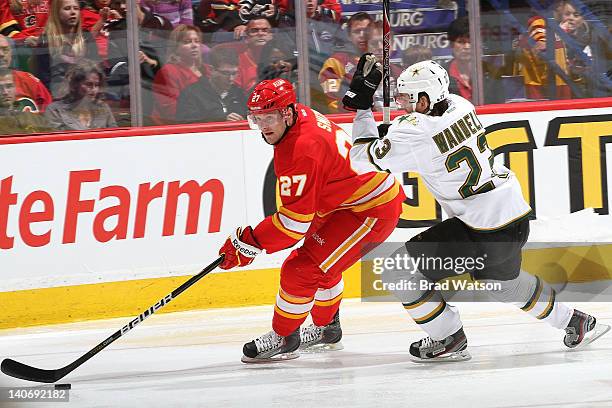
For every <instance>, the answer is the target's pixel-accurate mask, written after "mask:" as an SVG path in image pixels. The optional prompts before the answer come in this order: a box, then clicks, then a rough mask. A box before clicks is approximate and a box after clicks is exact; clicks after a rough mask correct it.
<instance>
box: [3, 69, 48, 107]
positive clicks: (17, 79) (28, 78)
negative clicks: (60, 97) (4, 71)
mask: <svg viewBox="0 0 612 408" xmlns="http://www.w3.org/2000/svg"><path fill="white" fill-rule="evenodd" d="M13 82H14V84H15V101H16V102H17V103H18V104H19V106H20V108H21V110H24V111H30V112H44V111H45V109H46V108H47V105H49V104H50V103H51V102H53V97H52V96H51V94H50V93H49V90H48V89H47V87H46V86H45V85H44V84H43V83H42V81H41V80H40V79H38V78H36V77H35V76H34V75H32V74H30V73H29V72H24V71H17V70H13Z"/></svg>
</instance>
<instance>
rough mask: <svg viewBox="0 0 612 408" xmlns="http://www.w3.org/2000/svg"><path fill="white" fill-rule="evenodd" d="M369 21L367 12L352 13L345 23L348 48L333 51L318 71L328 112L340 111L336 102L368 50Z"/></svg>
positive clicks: (370, 21)
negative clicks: (360, 59) (348, 41)
mask: <svg viewBox="0 0 612 408" xmlns="http://www.w3.org/2000/svg"><path fill="white" fill-rule="evenodd" d="M371 23H372V18H371V17H370V15H369V14H367V13H364V12H359V13H356V14H353V15H352V16H351V18H350V19H349V20H348V23H347V29H348V36H349V40H350V44H347V46H348V48H347V49H345V50H339V51H337V52H335V53H333V54H332V56H331V57H329V58H328V59H327V60H326V61H325V62H324V63H323V67H322V68H321V71H320V72H319V83H320V84H321V88H323V92H324V93H325V96H326V99H327V111H328V113H334V112H340V111H341V109H342V108H341V107H340V106H339V104H338V102H339V101H340V100H341V99H342V97H343V96H344V93H345V92H346V90H347V89H348V85H349V84H350V82H351V79H352V78H353V72H354V70H355V68H356V67H357V62H358V61H359V58H360V57H361V55H362V54H363V53H365V52H368V27H369V26H370V24H371Z"/></svg>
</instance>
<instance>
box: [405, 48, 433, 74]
mask: <svg viewBox="0 0 612 408" xmlns="http://www.w3.org/2000/svg"><path fill="white" fill-rule="evenodd" d="M430 59H432V54H431V49H430V48H427V47H425V46H423V45H413V46H412V47H410V48H407V49H406V51H404V55H402V68H404V69H406V68H408V67H409V66H411V65H413V64H416V63H417V62H421V61H427V60H430Z"/></svg>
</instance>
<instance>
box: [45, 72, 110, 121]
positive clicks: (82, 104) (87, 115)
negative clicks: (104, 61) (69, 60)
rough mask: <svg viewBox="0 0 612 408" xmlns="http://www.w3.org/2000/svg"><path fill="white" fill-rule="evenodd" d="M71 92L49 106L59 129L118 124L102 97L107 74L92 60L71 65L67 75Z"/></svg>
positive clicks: (48, 115) (50, 114)
mask: <svg viewBox="0 0 612 408" xmlns="http://www.w3.org/2000/svg"><path fill="white" fill-rule="evenodd" d="M66 83H67V85H68V93H67V94H66V96H64V97H63V98H62V99H60V100H58V101H55V102H53V103H52V104H51V105H49V106H48V107H47V110H46V111H45V116H46V117H47V119H48V121H49V122H50V123H51V125H52V127H54V128H56V129H59V130H88V129H99V128H112V127H117V124H116V122H115V118H114V117H113V114H112V112H111V110H110V108H109V107H108V105H107V104H106V102H104V100H103V93H102V88H103V87H104V73H103V72H102V70H101V69H100V67H99V66H98V65H96V64H95V63H93V62H91V61H82V62H80V63H79V64H76V65H74V66H72V68H71V69H70V71H69V72H68V74H67V78H66Z"/></svg>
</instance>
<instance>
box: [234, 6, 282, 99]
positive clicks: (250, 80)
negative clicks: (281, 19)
mask: <svg viewBox="0 0 612 408" xmlns="http://www.w3.org/2000/svg"><path fill="white" fill-rule="evenodd" d="M272 39H273V34H272V25H271V24H270V22H269V21H268V20H267V19H266V18H263V17H257V18H254V19H252V20H250V21H249V22H248V23H247V30H246V37H245V40H244V42H243V43H242V47H241V50H239V53H238V77H237V78H236V84H237V85H238V86H239V87H240V88H242V90H243V91H245V92H247V91H248V90H250V89H251V88H253V87H254V86H255V84H256V83H257V65H258V64H259V62H260V58H261V51H262V49H263V48H264V46H265V45H266V44H267V43H268V42H269V41H271V40H272Z"/></svg>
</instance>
